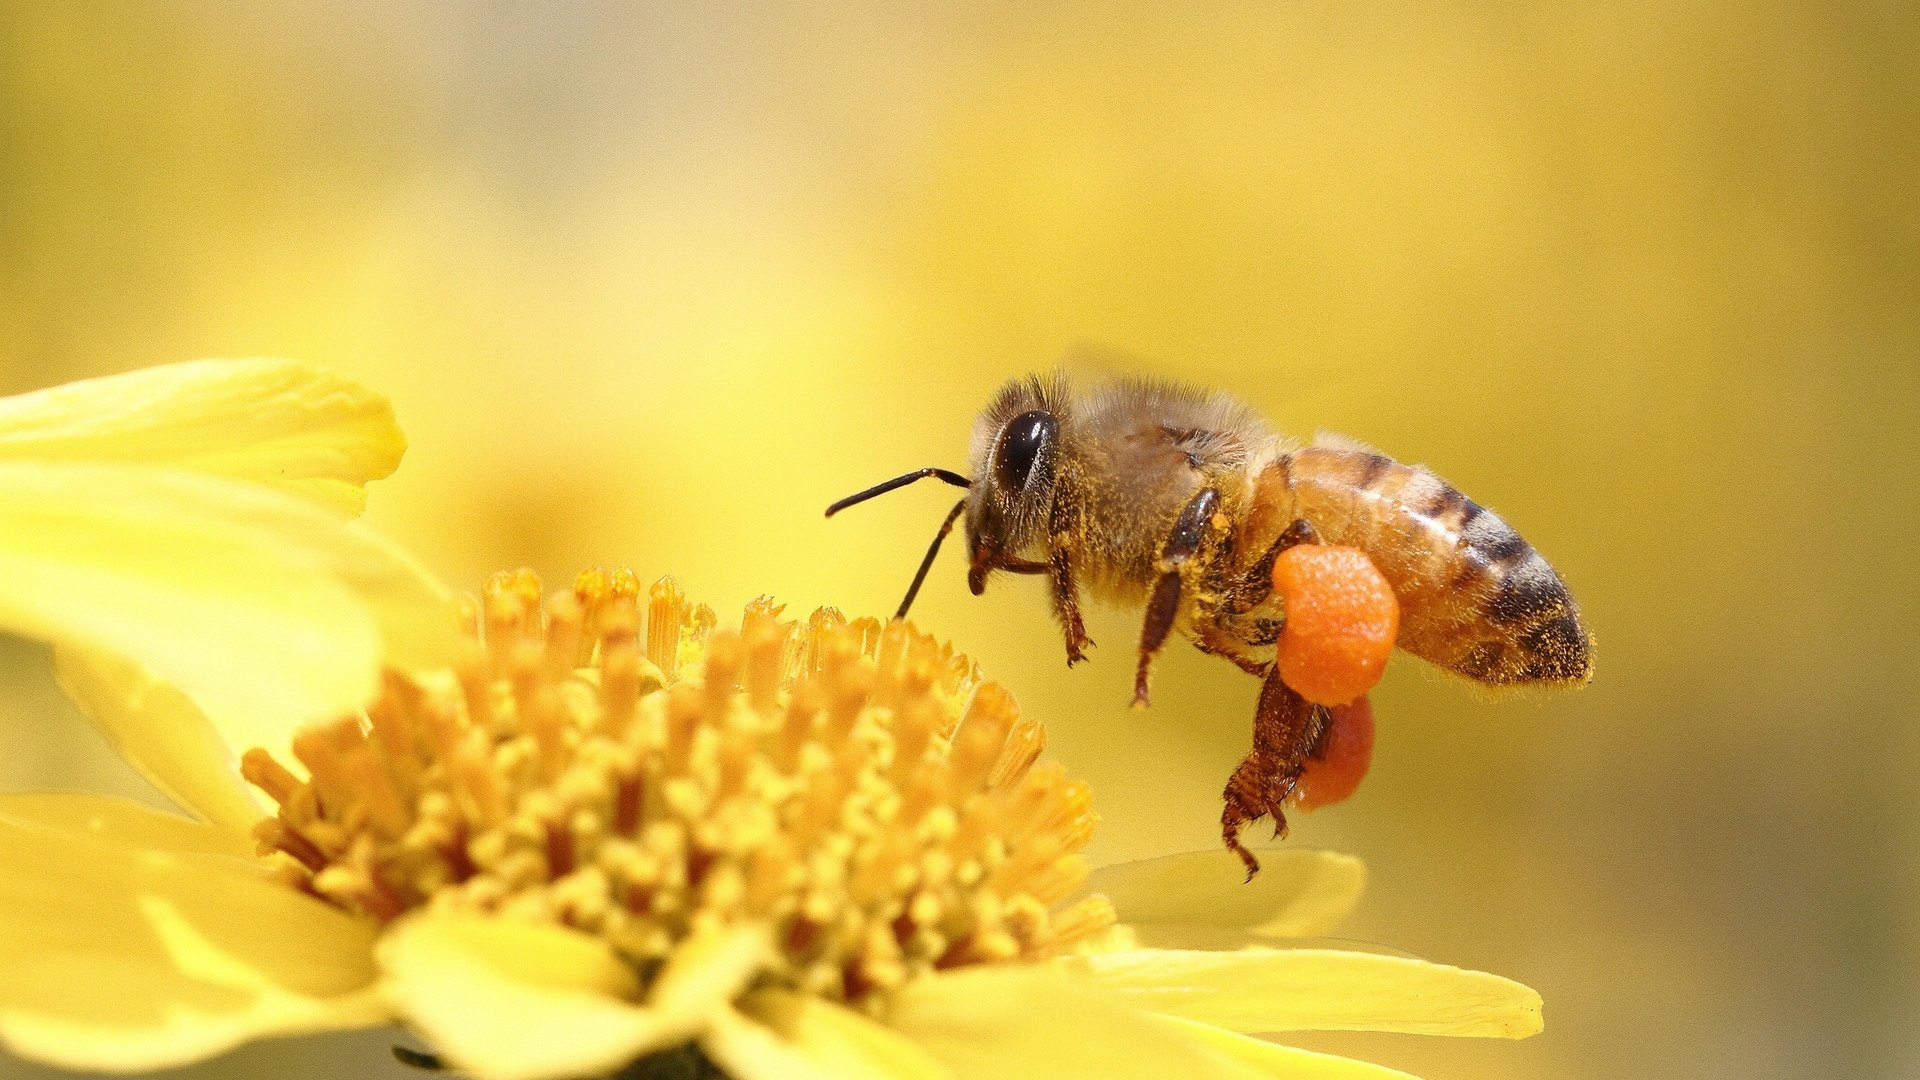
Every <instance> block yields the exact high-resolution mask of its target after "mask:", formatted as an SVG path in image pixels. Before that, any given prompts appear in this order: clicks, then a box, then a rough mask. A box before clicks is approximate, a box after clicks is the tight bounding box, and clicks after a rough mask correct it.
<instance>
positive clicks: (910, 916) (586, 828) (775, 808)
mask: <svg viewBox="0 0 1920 1080" xmlns="http://www.w3.org/2000/svg"><path fill="white" fill-rule="evenodd" d="M641 593H642V589H641V586H640V585H639V583H638V581H637V580H636V579H635V578H634V577H633V575H632V574H630V573H628V572H625V571H620V572H613V573H609V572H605V571H589V572H587V573H585V574H582V575H581V576H580V578H579V580H578V581H577V582H576V583H575V585H574V588H573V591H572V592H571V593H567V594H560V595H557V596H555V597H554V598H553V599H551V600H550V601H548V602H547V603H546V604H545V605H544V606H543V604H542V597H541V589H540V583H539V581H538V580H537V579H535V578H534V577H533V575H532V574H530V573H528V572H524V571H523V572H521V573H518V574H502V575H497V576H496V577H495V578H494V580H493V581H491V582H490V583H489V584H488V586H487V589H486V592H485V594H484V597H483V599H482V601H481V603H480V604H479V606H478V607H477V609H476V610H475V611H474V612H473V613H472V616H473V617H472V619H471V620H470V625H471V626H472V628H473V632H472V636H473V648H472V651H471V654H470V656H469V657H468V658H467V659H466V661H465V662H464V663H463V664H462V665H461V666H460V669H459V670H458V671H457V672H451V673H441V674H435V675H413V676H408V675H403V674H399V673H392V672H390V673H389V674H388V677H387V683H386V687H385V690H384V692H383V693H382V695H381V696H380V698H379V700H378V701H376V702H375V703H374V704H373V705H372V706H371V707H370V708H369V709H368V710H367V712H366V715H365V716H364V717H352V718H343V719H341V720H338V721H335V722H332V723H328V724H324V725H320V726H317V727H313V728H309V729H307V730H304V731H302V732H301V733H300V734H299V735H297V736H296V737H295V739H294V741H293V753H294V756H295V757H296V758H298V759H299V761H300V762H301V763H302V764H303V765H305V766H306V768H307V771H308V774H309V776H310V779H308V780H305V781H303V780H301V779H300V778H299V777H298V776H296V775H295V774H294V773H293V772H291V771H290V770H289V769H287V768H286V767H285V766H284V765H282V764H281V763H280V762H278V761H276V760H275V759H274V758H273V756H272V755H271V754H269V753H268V752H267V751H265V750H262V749H259V748H255V749H252V750H249V751H247V753H246V755H245V756H244V757H243V759H242V763H241V765H242V772H243V773H244V774H245V776H246V777H247V779H248V780H249V781H251V782H252V783H254V784H255V785H257V786H258V787H260V788H261V789H262V790H264V791H265V792H266V793H267V794H268V795H270V796H272V797H273V799H274V801H275V802H277V803H279V806H280V810H279V814H278V816H277V817H274V818H270V819H268V820H266V821H264V822H262V823H261V824H260V826H259V827H258V828H257V829H256V833H257V835H258V837H259V839H260V841H261V844H262V848H263V851H266V852H269V853H278V854H274V856H273V857H274V858H275V860H276V862H277V863H278V864H279V865H280V866H281V867H282V869H283V871H284V872H285V873H286V874H287V876H288V877H289V879H290V880H291V881H292V883H293V884H295V885H297V886H298V887H301V888H304V889H307V890H309V891H311V892H313V893H314V894H316V895H318V896H320V897H322V898H324V899H326V900H328V901H330V902H332V903H334V904H337V905H338V906H340V907H343V908H346V909H348V910H350V911H355V912H359V913H361V914H364V915H367V916H369V917H372V918H375V919H378V920H381V921H387V920H391V919H394V918H396V917H398V916H399V915H401V914H402V913H404V912H406V911H407V910H409V909H411V908H415V907H421V906H426V907H431V908H433V909H436V910H460V911H476V912H487V913H497V914H500V915H503V916H508V917H515V918H525V919H533V920H543V921H553V922H558V923H561V924H564V925H567V926H570V927H573V928H575V929H578V930H581V931H584V932H587V933H591V934H596V935H599V936H601V937H603V938H605V939H606V940H607V941H608V942H610V943H611V944H612V945H614V947H615V948H617V949H618V950H620V951H621V952H622V953H623V954H624V955H626V956H627V957H628V958H629V959H631V960H632V961H634V962H635V963H636V965H637V966H638V967H639V968H640V970H643V971H644V970H650V964H651V963H652V962H654V961H658V960H661V959H664V958H665V957H666V955H667V954H668V953H669V952H670V951H671V949H672V948H673V946H674V945H675V944H676V943H677V942H679V941H681V940H682V939H684V938H685V937H687V936H688V935H689V934H690V933H691V932H692V931H694V930H695V929H703V928H711V927H714V926H719V925H726V924H731V923H736V922H743V921H759V922H762V923H764V924H766V925H768V926H770V927H771V928H772V929H773V931H774V940H775V941H776V942H777V943H778V944H779V946H780V953H781V956H780V959H779V960H778V964H779V968H778V970H776V971H775V972H773V973H772V975H773V977H774V978H777V979H778V980H780V981H782V982H785V983H787V984H789V985H793V986H797V987H799V988H801V989H804V990H807V991H810V992H813V993H817V994H823V995H826V996H829V997H835V998H841V999H845V1000H859V999H861V998H863V997H866V996H867V995H868V994H870V993H872V992H874V991H877V990H885V989H887V988H889V987H892V986H895V985H898V984H899V983H901V982H902V981H904V980H906V979H908V978H910V977H912V976H914V975H917V974H920V973H923V972H926V971H930V970H934V969H938V968H948V967H955V966H959V965H964V964H976V963H992V962H1001V961H1023V960H1037V959H1042V958H1045V957H1048V956H1052V955H1056V954H1057V953H1059V952H1060V951H1062V950H1063V949H1067V948H1070V947H1071V946H1073V945H1074V944H1076V943H1077V942H1080V941H1082V940H1084V939H1086V938H1087V937H1089V936H1091V935H1094V934H1097V933H1099V932H1101V931H1103V930H1105V929H1106V928H1107V927H1108V926H1110V925H1111V924H1112V922H1113V910H1112V907H1111V906H1110V905H1109V904H1108V903H1107V902H1106V900H1105V899H1104V898H1102V897H1092V898H1090V899H1087V900H1083V901H1081V902H1080V903H1078V904H1075V905H1073V906H1071V907H1068V908H1066V909H1064V910H1056V905H1057V904H1058V903H1059V902H1060V901H1061V900H1063V899H1064V898H1065V897H1066V896H1067V895H1068V894H1070V893H1072V892H1073V891H1075V890H1076V889H1078V888H1079V887H1080V885H1081V884H1082V883H1083V882H1084V881H1085V878H1086V874H1087V869H1086V863H1085V861H1084V859H1083V858H1082V857H1081V856H1080V854H1079V849H1080V848H1081V847H1082V846H1084V845H1085V843H1086V842H1087V840H1088V839H1089V838H1090V836H1091V835H1092V831H1093V827H1094V823H1095V820H1096V819H1095V816H1094V814H1093V813H1092V811H1091V809H1090V806H1089V800H1088V792H1087V788H1086V786H1085V785H1084V784H1082V783H1079V782H1077V781H1069V780H1068V779H1067V778H1066V776H1065V773H1064V771H1063V770H1062V769H1061V768H1060V767H1059V766H1058V765H1057V764H1055V763H1052V762H1044V763H1040V764H1035V762H1036V759H1037V758H1038V757H1039V754H1040V750H1041V748H1042V746H1043V745H1044V743H1045V733H1044V731H1043V729H1042V728H1041V727H1040V725H1039V724H1037V723H1035V722H1033V721H1031V720H1023V719H1021V718H1020V716H1019V709H1018V707H1017V706H1016V704H1015V703H1014V700H1013V697H1012V695H1010V694H1009V693H1007V691H1006V690H1005V689H1004V688H1002V687H1001V686H1000V685H999V684H997V683H993V682H987V681H984V680H982V679H981V678H980V675H979V672H978V670H977V668H976V667H975V665H974V664H973V663H972V661H970V660H968V659H967V658H966V657H964V656H961V655H958V654H956V653H955V652H954V651H953V650H952V648H951V646H947V645H943V644H939V643H936V642H935V641H934V640H933V639H932V638H931V637H929V636H927V635H925V634H922V633H920V632H919V631H918V630H915V629H914V628H912V627H911V626H909V625H907V624H905V623H902V622H893V623H889V624H886V625H884V626H883V625H882V624H880V623H879V622H877V621H875V620H872V619H861V620H857V621H853V622H848V621H847V620H846V619H844V618H843V617H841V615H840V614H839V613H838V612H836V611H834V610H832V609H830V608H828V609H822V610H820V611H816V612H814V613H813V615H812V617H811V618H809V619H808V620H806V622H805V623H804V624H796V623H795V622H793V621H791V620H782V619H781V618H780V613H781V610H782V609H781V608H779V607H777V606H775V605H774V604H773V603H772V602H771V601H769V600H766V599H764V598H763V599H760V600H756V601H754V602H753V603H751V604H749V605H748V606H747V609H746V613H745V616H744V618H743V620H742V623H741V627H740V629H739V630H738V631H737V632H736V631H715V629H714V623H715V619H714V615H713V612H712V610H711V609H709V608H707V607H706V606H705V605H697V606H696V605H690V604H689V603H688V602H687V599H686V597H685V595H684V594H683V593H682V592H681V590H680V589H679V587H678V586H677V585H675V584H674V583H673V582H672V581H670V580H664V579H663V580H662V581H660V582H659V583H658V584H656V585H654V586H653V587H652V589H651V590H648V591H647V595H646V597H645V608H646V610H645V615H644V618H643V617H642V612H641V600H642V597H641Z"/></svg>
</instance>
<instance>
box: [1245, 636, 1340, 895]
mask: <svg viewBox="0 0 1920 1080" xmlns="http://www.w3.org/2000/svg"><path fill="white" fill-rule="evenodd" d="M1326 726H1327V711H1326V710H1325V709H1323V708H1321V707H1320V706H1318V705H1315V704H1313V703H1312V702H1310V701H1308V700H1307V699H1306V698H1303V697H1301V696H1300V695H1299V694H1298V693H1296V692H1295V691H1294V689H1293V688H1292V687H1290V686H1288V685H1287V684H1286V683H1285V682H1284V681H1283V680H1282V679H1281V678H1280V673H1279V671H1278V670H1275V671H1272V672H1269V673H1268V675H1267V678H1266V681H1265V682H1263V683H1261V684H1260V704H1259V705H1258V706H1257V707H1256V708H1255V709H1254V714H1253V749H1252V750H1250V751H1248V753H1247V756H1246V757H1245V758H1244V759H1243V760H1242V761H1241V762H1240V764H1239V766H1238V767H1237V768H1235V769H1234V770H1233V776H1232V777H1230V778H1229V779H1228V780H1227V788H1226V790H1225V791H1224V792H1222V793H1221V795H1222V797H1223V798H1224V799H1225V801H1226V805H1225V806H1223V807H1222V808H1221V810H1220V839H1221V840H1222V841H1223V842H1225V844H1226V845H1227V850H1229V851H1231V852H1233V853H1234V854H1235V855H1238V856H1240V861H1241V862H1243V863H1245V864H1246V866H1247V880H1248V881H1252V880H1253V875H1255V874H1257V873H1259V872H1260V860H1259V859H1257V858H1255V857H1254V854H1253V852H1251V851H1248V850H1247V848H1246V846H1245V845H1243V844H1241V843H1240V830H1241V829H1243V828H1245V827H1246V826H1248V825H1250V824H1252V823H1253V822H1256V821H1258V820H1260V819H1261V818H1263V817H1267V816H1269V815H1271V816H1272V818H1273V835H1274V836H1275V837H1279V836H1283V835H1285V834H1286V831H1287V815H1286V812H1285V807H1284V804H1285V803H1286V801H1287V796H1288V795H1290V794H1292V793H1293V788H1294V785H1295V784H1296V783H1298V782H1299V780H1300V774H1301V773H1302V772H1304V771H1305V769H1306V765H1307V757H1308V755H1309V754H1310V753H1311V751H1312V749H1313V745H1314V743H1315V742H1317V741H1318V740H1319V739H1320V737H1321V733H1322V732H1324V731H1325V730H1326Z"/></svg>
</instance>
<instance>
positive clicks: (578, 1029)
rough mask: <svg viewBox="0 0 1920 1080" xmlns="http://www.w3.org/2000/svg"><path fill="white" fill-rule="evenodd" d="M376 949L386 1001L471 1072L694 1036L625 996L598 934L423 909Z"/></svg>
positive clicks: (612, 1058) (578, 1059) (481, 1075)
mask: <svg viewBox="0 0 1920 1080" xmlns="http://www.w3.org/2000/svg"><path fill="white" fill-rule="evenodd" d="M379 957H380V968H381V970H382V971H383V972H384V973H385V975H386V986H387V993H388V999H389V1001H391V1002H392V1004H393V1006H394V1008H395V1009H396V1010H397V1011H398V1012H400V1013H401V1015H402V1016H404V1017H405V1018H406V1020H407V1021H408V1022H409V1023H410V1024H412V1025H413V1026H415V1027H416V1028H418V1029H419V1031H420V1033H421V1034H422V1035H424V1036H425V1037H426V1038H427V1040H428V1041H429V1042H431V1043H432V1044H433V1045H434V1046H435V1047H436V1048H438V1049H439V1050H440V1051H441V1052H442V1053H443V1054H445V1055H446V1057H447V1059H448V1061H449V1062H450V1063H451V1064H452V1065H454V1066H455V1067H457V1068H458V1069H459V1070H460V1071H461V1072H463V1073H466V1074H467V1075H469V1076H471V1077H473V1078H474V1080H559V1078H569V1077H580V1076H593V1075H599V1074H605V1073H610V1072H612V1071H614V1070H616V1069H618V1068H620V1067H621V1066H623V1065H625V1064H627V1063H628V1062H630V1061H632V1060H634V1059H635V1058H637V1057H640V1056H641V1055H643V1054H647V1053H651V1052H653V1051H656V1050H661V1049H665V1048H667V1047H670V1046H674V1045H678V1044H680V1043H684V1042H686V1041H687V1040H688V1039H689V1038H690V1037H691V1036H692V1035H693V1034H694V1033H693V1032H689V1031H686V1030H685V1029H678V1030H676V1029H675V1028H674V1027H673V1025H670V1024H668V1023H666V1022H664V1021H663V1020H662V1019H661V1018H660V1017H658V1016H657V1015H655V1014H654V1013H653V1012H652V1011H650V1010H647V1009H643V1008H640V1007H639V1006H637V1005H634V1004H633V1003H632V998H633V997H634V995H636V994H637V993H638V992H639V986H638V984H637V983H636V982H635V980H634V977H633V974H632V972H631V971H629V970H628V968H627V966H626V965H625V964H624V963H622V962H621V960H620V959H619V957H618V956H617V955H615V953H614V952H613V950H612V949H611V948H610V947H609V946H608V945H607V944H606V943H605V942H604V941H601V940H600V939H599V938H593V937H588V936H586V935H585V934H580V933H577V932H575V931H572V930H566V929H563V928H561V927H558V926H549V925H535V924H530V923H519V922H510V921H508V920H505V919H490V918H484V917H480V916H473V915H440V914H431V913H423V914H418V915H414V916H410V917H409V918H407V919H405V920H403V921H402V922H400V923H399V924H397V925H396V926H395V927H394V928H392V929H391V930H389V931H388V932H387V934H386V935H385V936H384V937H382V938H381V940H380V947H379Z"/></svg>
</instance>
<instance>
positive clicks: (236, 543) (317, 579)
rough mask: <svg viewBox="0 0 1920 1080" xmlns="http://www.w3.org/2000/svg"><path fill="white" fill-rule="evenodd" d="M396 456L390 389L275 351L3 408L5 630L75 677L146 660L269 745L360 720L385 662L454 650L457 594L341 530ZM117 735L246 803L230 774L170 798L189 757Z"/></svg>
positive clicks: (437, 656)
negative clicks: (356, 714) (284, 736)
mask: <svg viewBox="0 0 1920 1080" xmlns="http://www.w3.org/2000/svg"><path fill="white" fill-rule="evenodd" d="M404 448H405V442H404V440H403V439H402V438H401V436H400V432H399V429H398V428H397V427H395V426H394V423H393V416H392V412H391V410H390V409H389V408H388V406H387V403H386V401H385V400H384V399H383V398H381V397H379V396H378V395H376V394H373V393H371V392H370V391H368V390H366V389H364V388H362V387H359V386H356V385H354V384H353V383H350V382H347V381H345V380H343V379H340V378H338V377H336V376H332V375H329V374H327V373H325V372H322V371H318V370H315V369H313V368H310V367H306V366H304V365H300V364H295V363H290V362H287V361H279V360H241V361H199V362H195V363H190V364H176V365H172V366H169V367H159V368H151V369H148V370H144V371H137V372H134V373H132V374H129V375H121V376H116V377H112V378H105V379H94V380H90V381H87V382H80V383H72V384H69V385H66V386H59V387H54V388H52V389H49V390H41V391H38V392H35V393H30V394H22V395H20V396H17V397H12V398H5V399H0V630H5V631H10V632H12V633H16V634H22V635H25V636H28V637H34V638H40V639H43V640H48V641H51V642H53V643H54V645H55V648H56V652H57V653H58V654H59V656H60V659H61V663H62V666H63V668H64V667H67V666H69V665H74V664H83V665H93V664H104V663H123V664H124V663H133V664H137V665H140V666H141V667H142V668H143V669H146V670H150V671H151V672H152V673H153V674H154V675H155V676H156V677H157V678H159V679H162V680H164V681H165V682H166V684H167V685H169V686H172V687H178V688H179V689H180V690H183V691H185V692H186V693H188V694H190V695H192V697H193V700H194V701H195V702H197V703H198V705H199V706H200V708H201V709H202V710H203V711H205V712H206V713H207V714H208V715H210V716H213V717H215V718H217V719H219V720H220V721H221V722H223V723H230V724H233V725H236V726H240V725H254V726H256V728H257V729H258V730H259V731H260V732H262V733H265V732H269V731H273V730H279V729H284V728H285V727H286V726H287V725H290V724H295V723H300V722H304V721H311V720H318V719H324V718H327V717H330V716H336V715H339V714H340V713H342V712H345V711H348V710H353V709H358V708H360V707H361V706H363V705H365V704H366V702H367V701H369V700H370V699H371V698H372V697H373V695H374V692H375V691H376V690H377V689H378V686H379V673H380V669H381V666H382V664H383V663H398V664H424V663H431V662H435V661H440V662H444V660H445V658H446V657H447V656H448V655H449V650H451V649H452V648H453V647H454V646H455V645H456V644H457V642H456V641H455V639H454V637H453V634H452V631H451V626H452V620H451V619H449V618H448V616H447V615H446V610H447V605H448V602H449V601H448V597H447V594H446V592H445V590H444V589H443V588H442V587H441V586H440V585H439V584H437V583H436V582H435V581H434V580H433V578H432V577H431V576H430V575H428V574H427V573H426V572H424V571H423V570H422V569H421V568H420V567H419V565H418V564H417V563H416V562H415V561H414V560H413V559H412V558H411V557H410V556H408V555H407V554H406V552H404V551H402V550H400V549H399V548H397V547H395V546H394V545H392V544H390V543H388V542H386V541H384V540H382V539H380V538H379V537H377V536H375V535H373V534H372V533H369V532H366V531H364V530H362V529H360V528H359V527H357V526H355V525H351V524H348V523H345V522H344V521H342V520H341V518H342V517H343V516H344V515H347V514H351V513H353V512H356V511H357V510H358V508H359V506H360V504H361V502H362V500H363V498H364V490H363V487H362V485H363V484H364V483H365V482H366V481H368V480H371V479H377V478H378V477H381V476H385V475H386V474H387V473H389V472H391V471H392V470H393V467H394V465H395V464H397V463H398V461H399V458H400V454H401V451H402V450H403V449H404ZM161 693H164V691H161ZM107 734H108V736H109V737H110V738H113V739H114V740H116V742H120V743H121V744H122V748H123V749H126V750H128V751H129V755H130V756H132V757H134V758H136V759H137V760H141V761H144V762H147V763H148V764H150V765H152V766H153V767H154V768H156V769H158V770H159V773H158V774H157V775H156V776H155V780H156V781H157V782H158V783H159V784H160V786H161V787H162V788H163V789H164V790H166V791H167V792H168V793H169V794H171V795H175V796H179V797H182V798H186V799H188V800H189V801H193V802H196V803H198V804H200V805H205V806H208V807H209V808H210V809H215V808H217V816H218V817H219V818H220V819H221V820H229V821H237V820H238V816H240V815H243V813H250V812H251V808H252V803H251V801H250V800H248V799H247V798H246V797H245V794H244V792H241V791H240V790H239V789H237V788H234V787H232V786H231V784H229V790H228V791H227V793H226V795H225V796H224V797H223V798H216V797H215V796H213V795H212V794H211V793H207V792H191V793H190V792H185V791H181V790H178V789H177V788H176V787H175V785H176V784H178V783H181V782H186V781H187V779H188V778H187V777H184V776H180V775H176V774H175V770H174V769H173V768H172V767H171V766H170V765H168V764H167V763H166V762H167V759H168V758H169V757H171V756H173V755H174V751H175V750H176V749H177V747H176V746H171V745H170V746H166V747H159V746H146V747H128V746H125V745H124V740H125V739H128V738H138V737H144V736H143V734H142V733H141V732H137V731H120V730H118V729H114V728H112V727H109V728H107ZM175 739H176V741H181V742H183V741H186V740H189V739H192V740H195V741H197V742H198V743H199V744H201V746H200V748H201V749H202V750H208V749H210V748H211V747H212V746H213V745H214V744H213V741H212V739H213V736H212V734H211V732H209V731H204V730H203V731H201V732H198V733H197V734H189V733H186V732H179V733H176V735H175Z"/></svg>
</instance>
